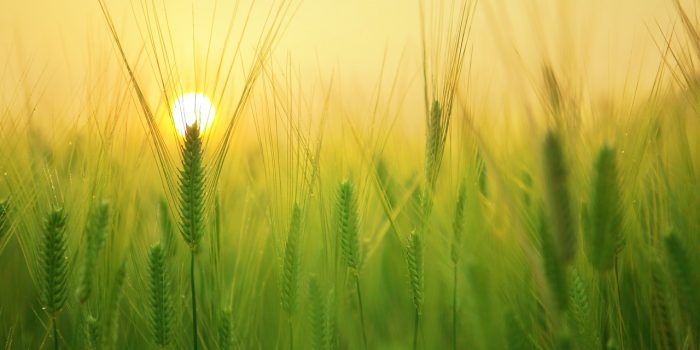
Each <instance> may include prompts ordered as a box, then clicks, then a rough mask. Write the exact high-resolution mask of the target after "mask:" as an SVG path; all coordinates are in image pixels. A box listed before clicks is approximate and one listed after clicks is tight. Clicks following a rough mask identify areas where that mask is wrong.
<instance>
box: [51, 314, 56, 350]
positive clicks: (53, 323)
mask: <svg viewBox="0 0 700 350" xmlns="http://www.w3.org/2000/svg"><path fill="white" fill-rule="evenodd" d="M51 328H53V348H54V350H58V327H56V316H55V315H54V316H52V317H51Z"/></svg>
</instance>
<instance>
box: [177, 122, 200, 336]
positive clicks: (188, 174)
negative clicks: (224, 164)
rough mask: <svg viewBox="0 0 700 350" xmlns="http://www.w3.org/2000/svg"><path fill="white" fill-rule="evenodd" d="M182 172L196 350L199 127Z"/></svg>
mask: <svg viewBox="0 0 700 350" xmlns="http://www.w3.org/2000/svg"><path fill="white" fill-rule="evenodd" d="M181 158H182V168H181V169H180V176H179V184H180V192H179V194H180V205H179V210H180V233H181V234H182V238H183V239H184V240H185V242H186V243H187V245H188V246H189V248H190V292H191V295H192V347H193V349H195V350H196V349H197V347H198V335H197V294H196V287H195V255H196V253H197V248H198V245H199V242H200V240H201V239H202V236H203V235H204V196H205V193H204V186H205V175H204V165H203V158H204V156H203V149H202V138H201V135H200V133H199V126H198V125H197V123H194V124H193V125H190V126H188V127H187V130H186V131H185V144H184V146H183V147H182V150H181Z"/></svg>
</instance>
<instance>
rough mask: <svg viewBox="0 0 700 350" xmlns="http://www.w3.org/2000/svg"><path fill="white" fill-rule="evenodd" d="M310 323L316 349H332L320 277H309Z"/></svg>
mask: <svg viewBox="0 0 700 350" xmlns="http://www.w3.org/2000/svg"><path fill="white" fill-rule="evenodd" d="M308 296H309V316H308V317H309V324H310V328H311V335H312V340H313V344H314V349H317V350H327V349H330V336H329V330H328V319H327V312H326V304H325V300H324V298H323V295H322V293H321V287H320V286H319V282H318V279H317V278H315V277H311V278H309V293H308Z"/></svg>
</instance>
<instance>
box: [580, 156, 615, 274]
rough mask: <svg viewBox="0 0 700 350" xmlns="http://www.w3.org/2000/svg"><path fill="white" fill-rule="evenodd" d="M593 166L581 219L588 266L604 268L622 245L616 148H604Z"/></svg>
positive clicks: (609, 264)
mask: <svg viewBox="0 0 700 350" xmlns="http://www.w3.org/2000/svg"><path fill="white" fill-rule="evenodd" d="M593 168H594V170H593V185H592V191H591V197H590V206H589V212H588V217H587V219H586V220H585V221H584V223H586V225H585V226H586V229H585V231H584V233H585V238H586V239H585V242H586V245H585V247H586V249H585V250H586V256H587V257H588V261H589V262H590V263H591V265H593V267H595V268H596V269H598V270H599V271H606V270H608V269H610V268H612V267H613V266H614V264H615V255H616V254H617V252H618V251H619V250H620V249H621V248H622V246H623V244H624V235H623V233H622V227H621V226H620V217H621V207H620V204H621V203H620V188H619V185H618V179H617V167H616V163H615V151H614V150H613V149H612V148H610V147H608V146H605V147H603V148H602V149H601V150H600V152H599V153H598V157H597V159H596V161H595V164H594V167H593Z"/></svg>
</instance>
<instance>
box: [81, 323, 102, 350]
mask: <svg viewBox="0 0 700 350" xmlns="http://www.w3.org/2000/svg"><path fill="white" fill-rule="evenodd" d="M85 336H86V340H87V348H88V349H91V350H97V349H100V348H101V347H102V346H101V344H102V334H101V332H100V323H99V320H98V319H97V318H96V317H94V316H92V315H87V319H86V320H85Z"/></svg>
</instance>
